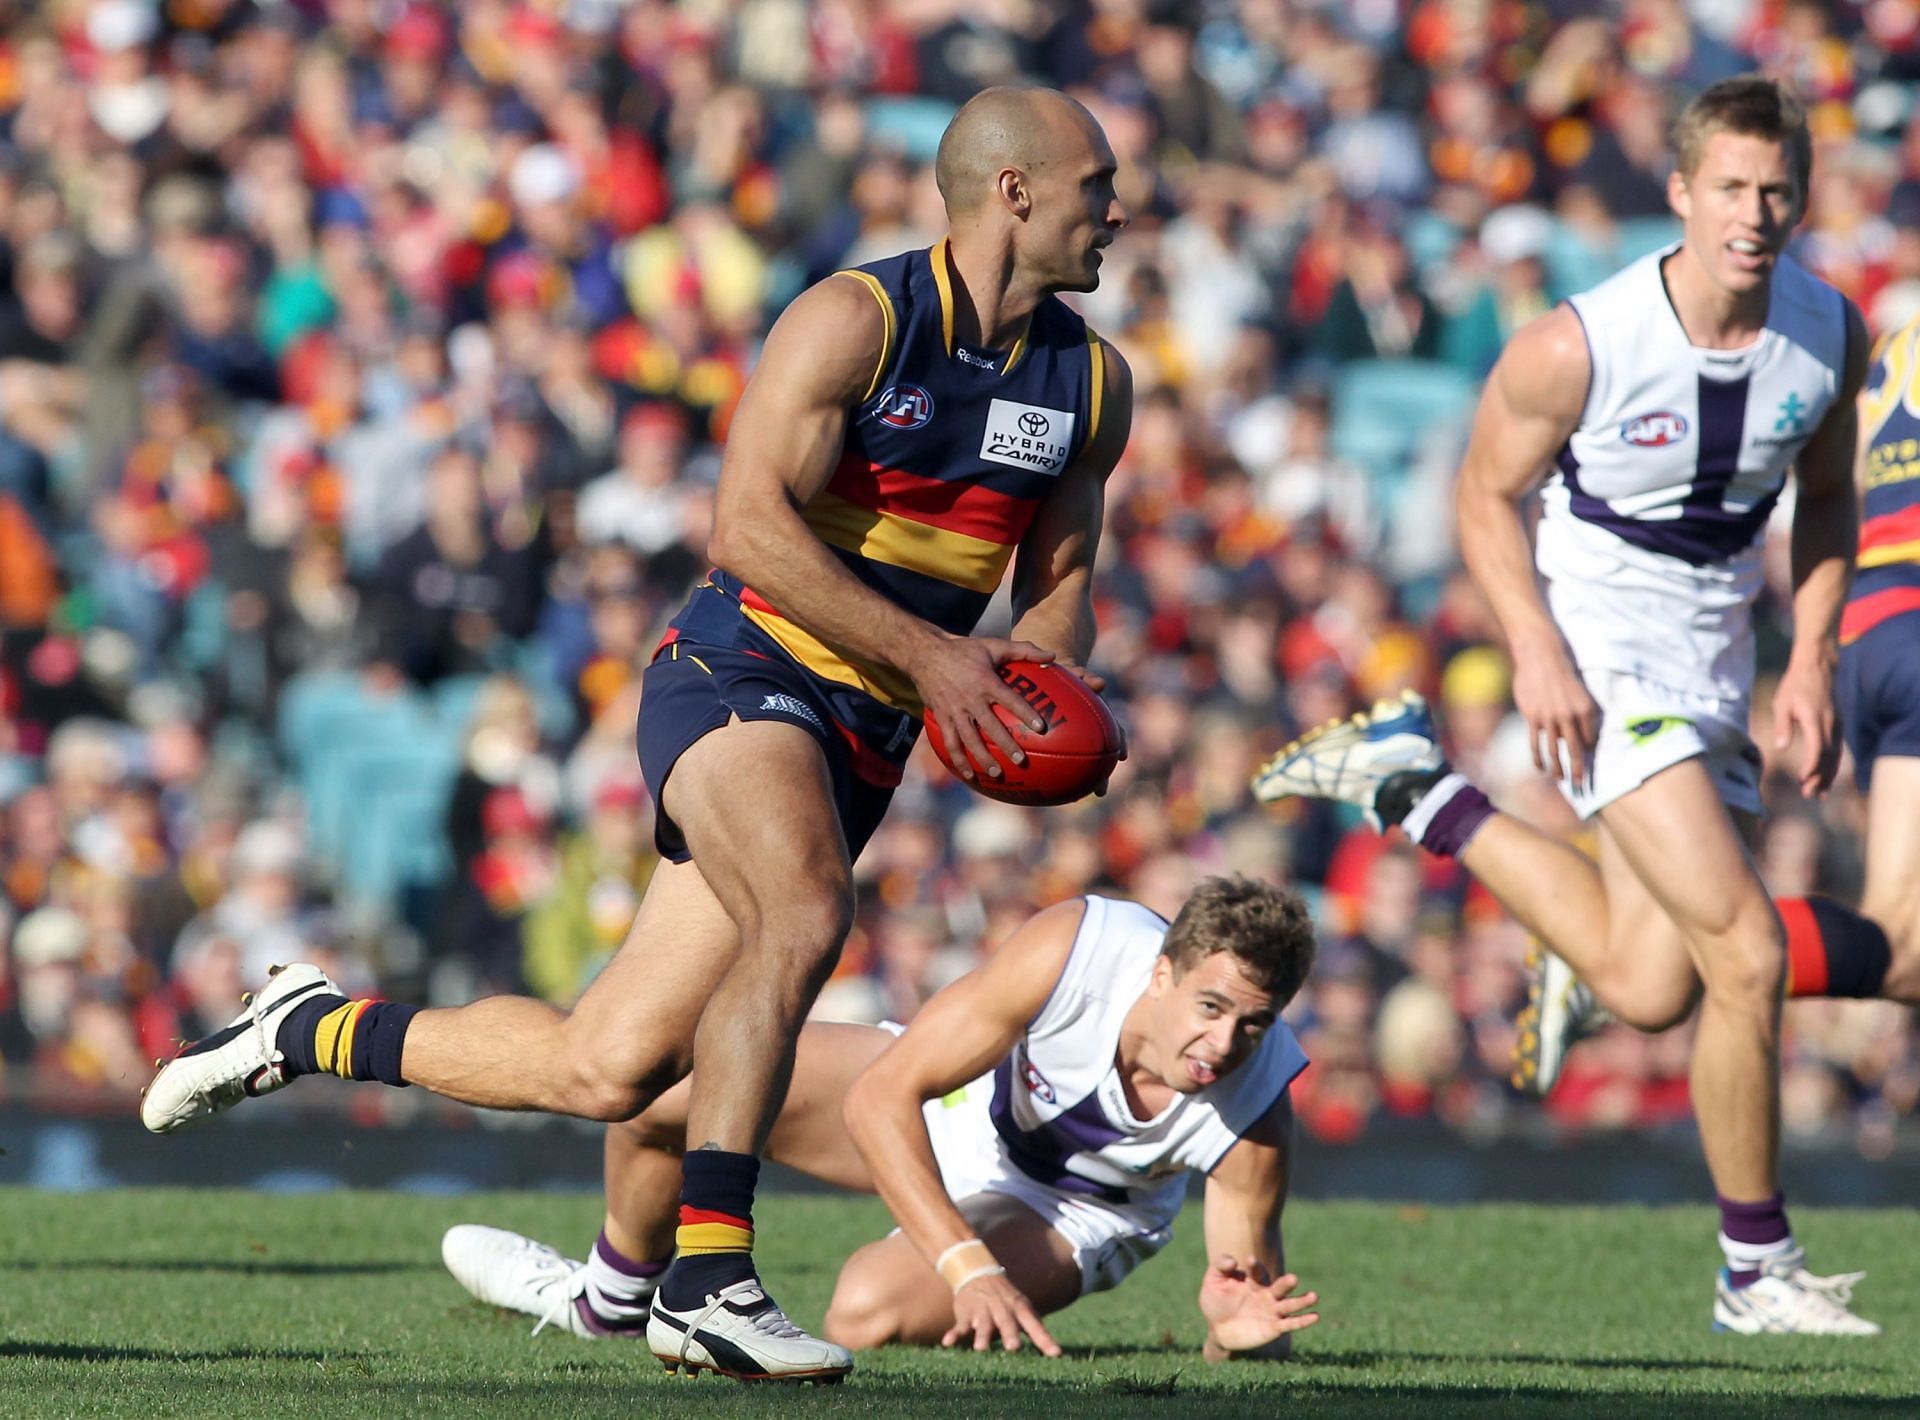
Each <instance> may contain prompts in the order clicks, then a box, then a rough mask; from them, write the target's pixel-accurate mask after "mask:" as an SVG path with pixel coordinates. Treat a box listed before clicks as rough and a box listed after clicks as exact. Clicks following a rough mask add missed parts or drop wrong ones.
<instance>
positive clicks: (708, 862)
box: [661, 719, 853, 946]
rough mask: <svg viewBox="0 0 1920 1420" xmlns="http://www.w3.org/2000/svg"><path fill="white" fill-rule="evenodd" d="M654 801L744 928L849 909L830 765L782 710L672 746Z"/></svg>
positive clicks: (828, 916) (847, 867)
mask: <svg viewBox="0 0 1920 1420" xmlns="http://www.w3.org/2000/svg"><path fill="white" fill-rule="evenodd" d="M661 807H662V808H663V809H664V810H665V811H666V812H667V813H669V814H671V815H672V817H673V821H674V822H675V823H676V824H678V825H679V828H680V831H681V833H682V834H684V835H685V837H686V841H687V847H688V848H689V849H690V850H691V852H692V854H693V861H694V862H695V863H696V864H698V865H699V867H700V871H701V873H702V874H703V875H704V877H705V878H706V880H707V882H708V884H709V885H710V886H711V887H712V889H713V893H714V895H715V896H716V897H717V898H718V899H719V900H720V902H721V904H722V905H723V906H724V907H725V908H726V910H727V912H728V914H729V915H730V916H732V917H733V918H734V920H735V921H736V922H738V923H740V925H741V927H742V929H743V932H745V931H747V930H748V929H750V928H751V927H753V926H755V925H757V924H758V923H761V922H764V921H767V920H770V919H774V918H790V917H793V916H795V915H804V914H815V915H819V916H821V917H822V918H823V919H824V920H826V921H828V922H829V923H831V922H832V920H833V919H837V918H838V917H841V916H844V915H845V914H846V913H847V912H848V911H850V910H851V901H852V892H853V886H852V867H851V864H850V863H849V861H848V856H847V846H846V838H845V835H844V834H843V832H842V830H841V826H840V817H839V810H838V808H837V806H836V801H835V794H834V784H833V778H832V773H831V770H830V768H829V766H828V762H827V756H826V752H825V750H824V749H823V748H822V747H821V745H820V742H819V741H818V740H816V739H815V738H814V737H813V735H812V734H811V733H809V732H808V731H807V730H804V729H802V728H800V727H799V726H797V725H795V724H792V723H790V722H788V721H783V720H740V719H734V720H732V721H730V722H728V723H727V724H726V725H723V726H722V727H720V728H719V729H717V730H713V731H711V732H710V733H708V734H706V735H704V736H702V737H701V738H700V739H698V740H696V741H695V742H694V743H693V744H692V745H690V746H688V748H687V749H686V750H685V751H684V752H683V753H682V754H681V755H680V757H679V759H678V760H677V761H676V762H675V764H674V766H673V772H672V775H671V777H670V778H668V780H667V782H666V785H665V787H664V788H663V789H662V791H661ZM842 930H844V926H842ZM833 945H835V946H838V942H837V941H836V942H834V943H833Z"/></svg>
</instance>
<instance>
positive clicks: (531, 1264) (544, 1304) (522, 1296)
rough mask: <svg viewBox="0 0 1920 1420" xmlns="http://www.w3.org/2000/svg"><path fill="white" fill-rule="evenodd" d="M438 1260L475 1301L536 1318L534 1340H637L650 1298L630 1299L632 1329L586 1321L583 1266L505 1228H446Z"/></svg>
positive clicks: (648, 1291)
mask: <svg viewBox="0 0 1920 1420" xmlns="http://www.w3.org/2000/svg"><path fill="white" fill-rule="evenodd" d="M440 1260H441V1261H442V1262H444V1263H446V1264H447V1271H449V1272H451V1273H452V1274H453V1278H454V1280H455V1281H456V1282H458V1283H459V1284H460V1285H461V1286H462V1287H465V1288H466V1289H467V1290H468V1291H469V1292H471V1293H472V1294H473V1296H474V1297H475V1298H476V1299H477V1300H479V1301H482V1302H485V1303H486V1304H487V1305H488V1306H490V1307H502V1308H504V1309H505V1310H507V1311H515V1312H525V1313H526V1314H527V1315H528V1316H530V1317H535V1318H537V1319H538V1323H539V1324H538V1325H536V1326H535V1327H534V1328H533V1333H532V1334H533V1335H535V1336H538V1335H539V1334H540V1333H541V1332H542V1331H544V1330H545V1329H546V1328H547V1327H549V1326H555V1327H558V1328H560V1329H561V1330H562V1331H566V1332H570V1333H571V1334H572V1335H574V1336H583V1337H586V1338H587V1339H588V1340H597V1339H599V1338H600V1337H603V1336H633V1337H637V1336H639V1335H640V1333H641V1332H642V1331H643V1330H645V1328H646V1322H647V1312H646V1308H647V1303H648V1302H649V1301H651V1300H652V1298H653V1289H652V1288H651V1287H646V1288H645V1289H644V1294H643V1295H642V1296H640V1297H637V1298H635V1299H634V1302H633V1307H634V1312H635V1315H634V1318H633V1322H632V1325H631V1326H622V1325H620V1324H619V1323H617V1322H610V1321H608V1320H607V1319H606V1318H604V1317H601V1316H599V1315H597V1314H596V1315H594V1316H592V1317H591V1318H590V1317H589V1316H588V1315H587V1311H588V1310H589V1309H588V1308H586V1307H584V1306H583V1305H582V1303H583V1299H584V1297H585V1295H586V1290H587V1264H586V1263H584V1262H576V1261H575V1260H574V1259H573V1258H571V1257H566V1256H563V1255H562V1254H561V1253H560V1252H558V1251H556V1250H555V1249H553V1248H550V1247H548V1246H547V1245H546V1244H545V1243H543V1242H535V1241H534V1240H533V1239H532V1238H529V1237H522V1236H521V1235H520V1234H519V1233H510V1232H508V1231H507V1230H506V1229H505V1228H488V1227H483V1226H482V1225H481V1224H479V1223H461V1224H459V1225H458V1226H456V1227H452V1228H448V1229H447V1235H446V1236H445V1237H443V1238H441V1239H440Z"/></svg>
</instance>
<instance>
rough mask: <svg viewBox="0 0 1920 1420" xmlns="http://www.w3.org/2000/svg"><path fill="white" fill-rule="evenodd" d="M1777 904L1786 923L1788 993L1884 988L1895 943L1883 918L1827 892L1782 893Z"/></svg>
mask: <svg viewBox="0 0 1920 1420" xmlns="http://www.w3.org/2000/svg"><path fill="white" fill-rule="evenodd" d="M1774 906H1775V907H1777V908H1779V909H1780V921H1781V922H1782V923H1783V924H1784V925H1785V926H1786V929H1787V995H1788V996H1790V997H1801V996H1845V997H1852V998H1856V999H1865V1000H1872V999H1873V998H1874V997H1876V996H1878V995H1879V994H1880V989H1881V987H1882V986H1883V985H1884V984H1885V983H1886V979H1887V967H1888V966H1889V965H1890V964H1891V963H1892V961H1893V945H1892V943H1890V942H1889V941H1888V940H1887V934H1886V932H1885V930H1884V929H1882V928H1881V926H1880V924H1879V923H1877V922H1875V921H1874V920H1873V919H1872V918H1870V917H1862V916H1861V915H1860V914H1859V913H1858V912H1855V911H1853V910H1852V909H1851V908H1848V907H1842V906H1841V905H1840V904H1839V903H1837V902H1835V901H1833V900H1832V899H1831V898H1825V897H1783V898H1780V899H1779V900H1778V901H1776V902H1775V903H1774Z"/></svg>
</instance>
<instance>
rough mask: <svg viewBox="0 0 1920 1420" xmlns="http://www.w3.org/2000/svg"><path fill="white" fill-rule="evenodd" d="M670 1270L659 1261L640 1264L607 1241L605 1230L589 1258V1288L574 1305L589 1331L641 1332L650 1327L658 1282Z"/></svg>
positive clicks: (603, 1332)
mask: <svg viewBox="0 0 1920 1420" xmlns="http://www.w3.org/2000/svg"><path fill="white" fill-rule="evenodd" d="M666 1270H667V1264H666V1261H665V1260H664V1259H662V1260H661V1261H659V1262H636V1261H635V1260H634V1259H633V1258H631V1257H628V1256H627V1255H626V1254H625V1253H623V1252H621V1251H620V1249H618V1248H617V1247H615V1246H614V1245H613V1244H612V1243H611V1242H609V1241H608V1240H607V1234H606V1232H605V1230H604V1229H603V1230H602V1231H601V1233H600V1236H599V1238H598V1239H596V1240H595V1242H594V1244H593V1251H592V1253H590V1254H589V1255H588V1257H587V1285H586V1286H585V1287H583V1288H582V1289H581V1291H580V1295H579V1297H578V1298H577V1299H576V1300H575V1302H574V1307H575V1310H577V1311H578V1312H579V1314H580V1317H581V1319H582V1320H583V1321H585V1322H586V1324H587V1326H588V1328H589V1329H590V1330H592V1331H595V1332H597V1333H599V1334H601V1335H605V1334H607V1333H610V1332H620V1331H637V1330H640V1329H643V1328H644V1327H645V1326H646V1324H647V1308H648V1305H649V1303H651V1302H652V1300H653V1287H654V1279H656V1278H657V1277H659V1276H660V1274H661V1273H663V1272H665V1271H666Z"/></svg>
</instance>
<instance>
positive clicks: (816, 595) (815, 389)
mask: <svg viewBox="0 0 1920 1420" xmlns="http://www.w3.org/2000/svg"><path fill="white" fill-rule="evenodd" d="M885 346H886V329H885V318H884V316H883V313H882V312H881V310H880V307H879V305H878V304H877V303H876V302H875V300H874V298H873V294H872V292H871V291H869V290H868V289H867V288H866V287H865V286H864V285H862V284H861V283H860V282H858V281H855V280H853V279H852V278H850V277H829V278H828V279H827V280H825V281H822V282H820V283H819V284H818V285H816V286H814V287H812V288H811V289H809V290H807V291H806V292H804V293H803V294H802V295H801V296H800V297H799V298H798V299H797V300H795V301H794V303H793V304H792V305H791V306H789V307H788V308H787V309H786V311H785V312H784V313H783V314H782V315H781V317H780V319H779V320H777V321H775V322H774V325H773V329H772V330H771V331H770V332H769V333H768V335H767V342H766V346H765V348H764V350H763V351H762V352H761V357H760V364H759V366H758V368H757V369H756V370H755V371H754V376H753V379H752V380H751V381H750V382H749V383H748V385H747V390H746V393H745V394H744V395H742V396H741V400H740V407H739V409H738V410H737V411H736V412H735V414H734V419H733V425H732V428H731V429H730V431H729V432H728V435H727V449H726V457H725V460H724V462H723V463H722V465H721V469H720V487H719V490H718V492H717V494H716V497H715V502H714V520H713V536H712V538H711V539H710V541H709V542H708V546H707V552H708V555H709V556H710V557H711V558H712V559H713V561H714V564H715V565H716V566H718V567H720V568H722V569H724V570H725V571H727V572H731V573H732V574H733V575H734V576H736V577H738V578H739V579H740V580H741V581H743V582H745V583H746V584H747V585H748V586H750V587H752V588H753V589H754V590H755V591H757V592H759V593H760V594H761V595H762V596H764V597H766V598H767V600H769V601H770V602H772V603H773V604H774V605H775V606H777V607H779V608H780V613H781V615H782V616H785V617H787V618H789V619H790V620H792V621H794V622H796V623H798V624H799V625H801V626H804V627H806V629H807V630H809V631H811V632H812V633H813V634H814V635H816V636H818V637H820V638H821V639H822V640H823V641H826V642H829V643H830V644H833V645H836V646H843V647H846V648H847V649H848V650H850V651H853V652H856V653H857V654H859V655H861V656H863V657H866V658H869V659H875V660H880V661H884V662H886V663H887V664H889V665H892V666H895V667H897V668H899V669H900V670H901V671H902V672H904V673H905V674H906V675H907V676H908V677H910V678H911V679H912V680H913V682H914V684H915V687H916V688H917V689H918V690H919V691H920V693H921V697H922V699H923V700H924V701H925V702H926V704H927V708H928V710H929V711H930V712H931V713H934V714H936V715H940V716H942V717H944V718H945V719H946V720H951V721H952V722H953V723H954V724H955V726H956V727H957V728H958V731H959V733H958V735H957V739H958V742H959V743H962V744H964V745H966V747H967V749H968V750H969V751H970V754H971V757H972V758H974V759H975V760H976V761H977V762H978V763H980V764H983V765H987V766H988V773H989V774H995V775H997V774H998V773H999V772H1000V770H999V766H998V765H997V764H996V763H995V762H994V758H993V756H992V755H990V754H988V753H987V752H986V750H985V746H984V745H983V744H982V743H981V736H982V734H984V735H985V736H986V737H987V738H990V739H992V740H994V741H995V743H996V744H998V745H999V748H1000V750H1001V752H1002V753H1003V754H1005V755H1006V756H1007V758H1009V759H1011V760H1012V761H1013V762H1014V763H1016V764H1019V763H1021V762H1023V760H1024V756H1023V755H1022V754H1021V753H1020V751H1019V748H1018V746H1016V745H1015V744H1014V742H1013V739H1012V737H1011V736H1009V735H1008V734H1007V732H1006V730H1005V728H1004V727H1003V726H1002V725H1001V724H1000V722H999V720H998V719H997V718H996V717H995V716H994V715H993V713H992V711H991V710H989V709H988V705H989V704H990V703H998V704H1000V705H1003V706H1005V707H1006V709H1007V712H1008V713H1009V714H1010V715H1012V716H1014V717H1015V718H1016V719H1020V720H1024V721H1026V722H1027V723H1028V724H1029V725H1030V726H1031V727H1032V728H1033V729H1035V730H1036V731H1037V730H1042V729H1044V728H1045V725H1044V723H1043V722H1042V721H1041V720H1040V719H1039V717H1038V716H1037V714H1036V713H1035V711H1034V709H1033V707H1032V706H1030V705H1028V704H1027V703H1026V702H1025V701H1024V700H1022V699H1021V698H1020V697H1019V696H1018V695H1016V694H1015V693H1014V692H1013V690H1012V689H1011V688H1009V687H1008V686H1007V684H1006V683H1005V682H1004V681H1002V680H1001V679H1000V677H999V676H998V675H996V674H995V673H994V667H995V666H996V665H997V664H998V663H999V662H1001V661H1006V660H1019V659H1025V660H1041V661H1044V660H1048V659H1050V652H1048V651H1047V650H1046V649H1045V648H1043V647H1040V646H1034V645H1029V644H1025V643H1022V642H1018V641H1003V640H999V639H997V638H993V637H965V636H949V635H948V634H947V633H945V632H944V631H941V630H940V629H939V628H937V627H935V626H933V625H931V624H930V623H928V622H926V621H923V620H921V619H920V618H919V617H917V616H914V615H913V614H912V613H910V612H908V611H906V610H904V609H903V608H902V607H900V606H898V605H897V604H895V603H894V602H892V601H890V600H888V599H887V598H886V597H883V596H881V595H880V594H879V593H877V592H875V591H873V590H871V589H870V588H868V587H867V586H866V585H865V584H864V583H862V582H861V581H860V579H859V578H858V577H856V576H854V575H853V573H852V572H850V571H848V570H847V568H846V566H845V565H844V564H843V563H842V562H841V561H840V559H839V558H837V557H835V556H834V554H833V552H832V551H831V550H830V549H829V548H828V547H827V545H826V544H825V543H824V542H822V541H821V540H820V539H819V538H818V537H816V536H815V535H814V533H813V531H812V529H810V528H809V527H808V526H807V525H806V523H805V521H804V520H803V519H802V518H801V516H800V509H801V508H802V507H803V506H805V504H806V503H807V501H808V500H809V499H811V498H812V497H813V496H814V495H815V494H816V493H818V492H819V491H820V490H821V489H822V488H824V487H825V486H826V483H827V480H828V479H830V478H831V477H832V476H833V470H834V465H835V463H836V462H837V461H838V459H839V457H840V452H841V448H842V435H843V433H844V432H845V429H846V424H847V417H848V415H849V413H850V412H851V411H852V410H853V409H855V408H857V407H858V406H859V405H860V404H861V403H862V402H863V401H864V400H866V399H867V398H868V397H869V396H870V395H871V393H872V388H873V382H874V377H875V372H876V371H877V370H878V368H879V366H880V362H881V360H882V358H883V357H884V354H885ZM942 728H943V729H944V728H946V725H945V723H943V725H942ZM954 742H955V738H949V740H948V743H949V744H951V743H954Z"/></svg>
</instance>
